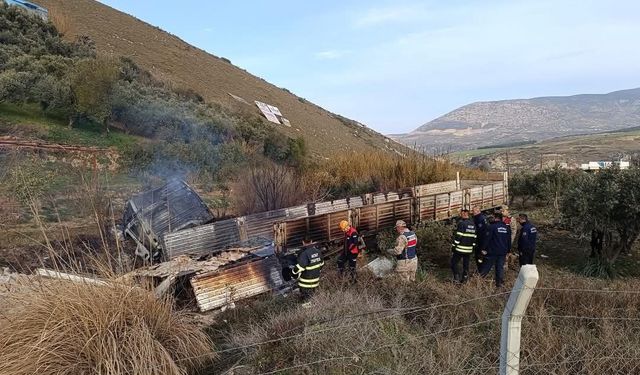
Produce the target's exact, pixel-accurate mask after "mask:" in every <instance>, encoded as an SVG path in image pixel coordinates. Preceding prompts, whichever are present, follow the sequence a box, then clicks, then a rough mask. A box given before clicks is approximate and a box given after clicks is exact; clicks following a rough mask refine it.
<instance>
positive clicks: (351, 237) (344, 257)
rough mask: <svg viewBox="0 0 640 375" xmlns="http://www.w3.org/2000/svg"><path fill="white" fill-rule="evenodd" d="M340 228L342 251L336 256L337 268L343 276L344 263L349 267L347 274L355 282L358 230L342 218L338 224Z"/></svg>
mask: <svg viewBox="0 0 640 375" xmlns="http://www.w3.org/2000/svg"><path fill="white" fill-rule="evenodd" d="M339 226H340V230H341V231H343V232H344V246H343V247H342V253H340V256H338V270H339V271H340V275H341V276H344V267H345V263H347V264H348V267H349V275H350V276H351V282H353V283H355V282H356V261H357V259H358V252H359V250H358V244H359V239H358V231H357V230H356V228H354V227H352V226H351V224H349V222H348V221H346V220H342V221H341V222H340V224H339Z"/></svg>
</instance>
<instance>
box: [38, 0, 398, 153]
mask: <svg viewBox="0 0 640 375" xmlns="http://www.w3.org/2000/svg"><path fill="white" fill-rule="evenodd" d="M38 3H39V4H40V5H42V6H45V7H47V8H48V9H49V11H50V12H51V14H52V18H53V19H54V20H58V23H61V24H63V26H64V27H61V28H62V31H63V32H64V33H65V34H66V37H67V38H69V39H73V38H75V36H77V35H88V36H90V37H91V38H92V39H93V40H94V41H95V43H96V46H97V50H98V53H100V54H107V55H115V56H126V57H130V58H131V59H132V60H133V61H135V62H136V64H138V65H140V66H141V67H142V68H144V69H146V70H148V71H150V72H151V73H152V74H153V76H154V77H155V78H158V79H161V80H165V81H168V82H171V83H172V84H173V85H175V86H176V87H182V88H188V89H192V90H194V91H196V92H197V93H199V94H200V95H202V97H203V98H204V99H205V100H206V101H207V102H209V103H218V104H220V105H222V106H223V107H224V108H227V109H229V110H231V111H233V112H240V113H251V114H255V115H258V114H259V111H258V109H257V107H256V106H255V105H254V104H253V102H254V101H255V100H258V101H262V102H265V103H268V104H271V105H274V106H277V107H278V108H279V109H280V111H281V112H282V114H283V116H284V117H286V118H287V119H289V120H290V121H291V127H286V126H280V127H279V128H280V130H281V131H282V132H284V133H285V134H287V135H288V136H290V137H299V136H301V135H302V136H303V137H304V139H305V141H306V143H307V145H308V146H309V149H310V151H311V152H312V153H313V154H316V155H321V156H324V157H328V156H331V155H332V154H334V153H336V152H341V151H346V150H351V149H354V150H357V151H364V150H373V149H386V150H392V149H397V150H402V149H403V146H401V145H398V144H396V143H395V142H391V141H389V140H388V139H387V138H386V137H384V136H383V135H381V134H379V133H376V132H375V131H373V130H371V129H368V128H366V127H363V126H361V125H359V124H358V123H356V122H354V121H351V120H347V119H344V118H342V117H340V116H338V115H335V114H332V113H330V112H328V111H326V110H324V109H322V108H320V107H318V106H316V105H314V104H313V103H310V102H308V101H307V100H305V99H303V98H299V97H297V96H296V95H294V94H292V93H290V92H288V91H287V90H285V89H282V88H278V87H276V86H274V85H272V84H270V83H268V82H266V81H264V80H263V79H261V78H258V77H256V76H253V75H251V74H250V73H248V72H246V71H244V70H242V69H240V68H238V67H236V66H234V65H232V64H231V63H229V61H228V60H226V59H224V58H220V57H216V56H213V55H211V54H209V53H207V52H205V51H202V50H200V49H198V48H196V47H194V46H191V45H189V44H187V43H186V42H184V41H182V40H180V39H179V38H177V37H175V36H173V35H171V34H169V33H167V32H164V31H162V30H160V29H159V28H157V27H154V26H152V25H149V24H147V23H145V22H143V21H140V20H138V19H136V18H134V17H132V16H129V15H127V14H125V13H122V12H119V11H117V10H115V9H113V8H110V7H108V6H106V5H104V4H101V3H99V2H97V1H93V0H74V1H63V0H42V1H38ZM61 20H62V21H61ZM231 94H233V95H235V96H237V97H239V98H242V99H244V102H243V101H241V100H239V99H235V98H234V97H232V96H231ZM265 122H266V120H265Z"/></svg>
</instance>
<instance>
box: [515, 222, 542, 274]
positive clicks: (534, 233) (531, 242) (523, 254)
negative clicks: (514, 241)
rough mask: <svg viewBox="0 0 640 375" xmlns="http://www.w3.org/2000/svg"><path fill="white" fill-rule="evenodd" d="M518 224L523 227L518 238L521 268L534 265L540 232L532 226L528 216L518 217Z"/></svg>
mask: <svg viewBox="0 0 640 375" xmlns="http://www.w3.org/2000/svg"><path fill="white" fill-rule="evenodd" d="M518 223H520V225H521V226H522V228H521V229H520V235H519V236H518V254H519V261H520V266H524V265H525V264H533V257H534V256H535V253H536V240H537V237H538V230H537V229H536V227H534V226H533V224H531V222H530V221H529V217H528V216H527V215H526V214H520V215H518Z"/></svg>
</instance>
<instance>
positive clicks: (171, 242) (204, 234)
mask: <svg viewBox="0 0 640 375" xmlns="http://www.w3.org/2000/svg"><path fill="white" fill-rule="evenodd" d="M239 242H240V233H239V231H238V224H237V222H236V219H231V220H223V221H217V222H215V223H212V224H207V225H201V226H199V227H195V228H189V229H184V230H181V231H178V232H175V233H170V234H167V235H166V236H165V238H164V243H165V251H166V253H167V257H168V258H169V259H171V258H174V257H177V256H180V255H183V254H188V255H194V256H203V255H207V254H215V253H216V252H220V251H222V250H224V249H225V248H227V247H229V246H232V245H236V244H238V243H239Z"/></svg>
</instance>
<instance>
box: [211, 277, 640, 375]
mask: <svg viewBox="0 0 640 375" xmlns="http://www.w3.org/2000/svg"><path fill="white" fill-rule="evenodd" d="M541 272H542V280H541V286H542V287H545V288H549V287H550V288H567V287H574V288H583V289H602V288H604V287H607V288H610V289H611V290H636V289H637V288H638V287H639V286H640V283H639V282H638V281H637V280H628V281H625V282H619V283H614V284H607V283H605V282H603V281H596V280H590V279H585V278H582V277H578V276H574V275H572V274H567V273H563V272H559V271H556V270H552V269H548V268H546V267H543V268H541ZM329 274H330V275H328V277H326V278H325V280H323V285H322V292H321V293H319V294H318V295H316V296H315V297H314V298H313V308H311V309H305V308H302V307H299V306H290V305H287V304H283V305H279V306H278V305H275V304H265V305H261V304H260V303H256V304H254V305H253V306H251V307H250V308H247V309H246V310H241V311H236V312H233V313H230V314H229V315H227V316H225V318H227V319H228V320H229V326H228V327H225V328H226V329H227V336H226V338H225V339H224V340H221V342H220V345H222V346H227V347H237V346H247V345H251V344H253V343H256V342H264V341H267V340H277V339H278V338H280V337H286V336H291V335H294V336H293V337H290V338H288V339H285V340H279V341H274V342H270V343H268V344H264V345H258V346H251V347H248V348H245V349H242V350H241V351H240V353H241V354H238V358H240V359H239V360H238V362H237V363H236V364H235V370H234V371H235V372H234V373H236V374H252V373H261V372H267V371H275V370H278V369H283V368H289V370H288V371H285V373H288V374H352V373H381V374H382V373H384V374H386V373H393V374H419V373H420V374H422V373H428V374H442V373H450V372H451V373H461V374H487V373H496V372H497V366H498V363H499V356H498V353H499V346H500V345H499V342H500V320H499V318H500V317H501V314H502V310H503V308H504V304H505V303H506V300H507V298H508V294H507V293H504V292H508V291H509V290H502V291H500V290H499V291H496V290H495V289H494V288H493V286H492V282H491V281H490V280H481V279H472V280H471V282H470V283H469V284H467V285H463V286H457V285H453V284H451V283H446V282H443V281H442V280H441V279H438V278H437V277H435V276H432V275H429V276H427V277H426V278H424V279H423V280H422V281H419V282H418V283H417V284H414V285H406V284H399V283H397V282H395V281H393V280H373V279H367V278H366V277H363V278H361V279H360V280H359V283H358V285H356V286H345V285H343V284H341V283H340V282H338V281H337V280H334V278H333V276H332V275H331V274H332V272H331V271H330V272H329ZM514 274H515V273H514V272H510V275H509V276H510V278H513V277H514ZM501 292H502V293H504V294H499V293H501ZM495 294H499V295H495ZM481 296H490V297H488V298H484V299H478V297H481ZM263 306H265V308H266V309H268V312H267V313H265V314H264V315H261V313H260V310H261V308H262V307H263ZM416 306H432V308H428V309H422V310H417V311H412V312H408V311H407V309H408V308H411V307H416ZM639 307H640V296H639V295H637V294H636V295H633V294H622V293H613V292H612V293H595V294H594V293H586V292H585V293H576V292H563V291H557V290H539V291H536V293H534V298H533V301H532V303H531V306H530V308H529V311H528V314H529V315H531V317H527V318H525V320H524V323H523V325H524V331H523V342H522V370H523V371H522V373H523V374H548V373H554V374H566V375H569V374H571V375H573V374H592V375H596V374H603V373H612V372H615V373H625V374H628V373H637V372H636V369H635V367H636V366H637V363H636V361H634V360H633V358H636V357H638V355H639V354H640V338H639V337H638V336H637V335H636V334H635V333H634V332H636V331H637V330H638V329H639V328H640V322H639V321H638V318H640V316H638V308H639ZM372 311H381V312H379V313H377V314H372V313H371V312H372ZM401 312H402V313H401ZM256 314H258V316H259V318H256V319H252V318H248V316H254V317H255V316H256ZM389 314H393V315H392V316H390V315H389ZM557 315H562V316H566V315H570V316H573V315H575V316H578V317H598V318H601V319H599V320H591V319H575V318H558V317H555V316H557ZM385 316H386V317H385ZM613 316H615V317H616V319H618V320H607V319H606V318H611V317H613ZM625 358H627V359H625ZM229 367H230V365H227V367H226V368H229ZM220 369H225V367H220ZM616 371H617V372H616Z"/></svg>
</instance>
